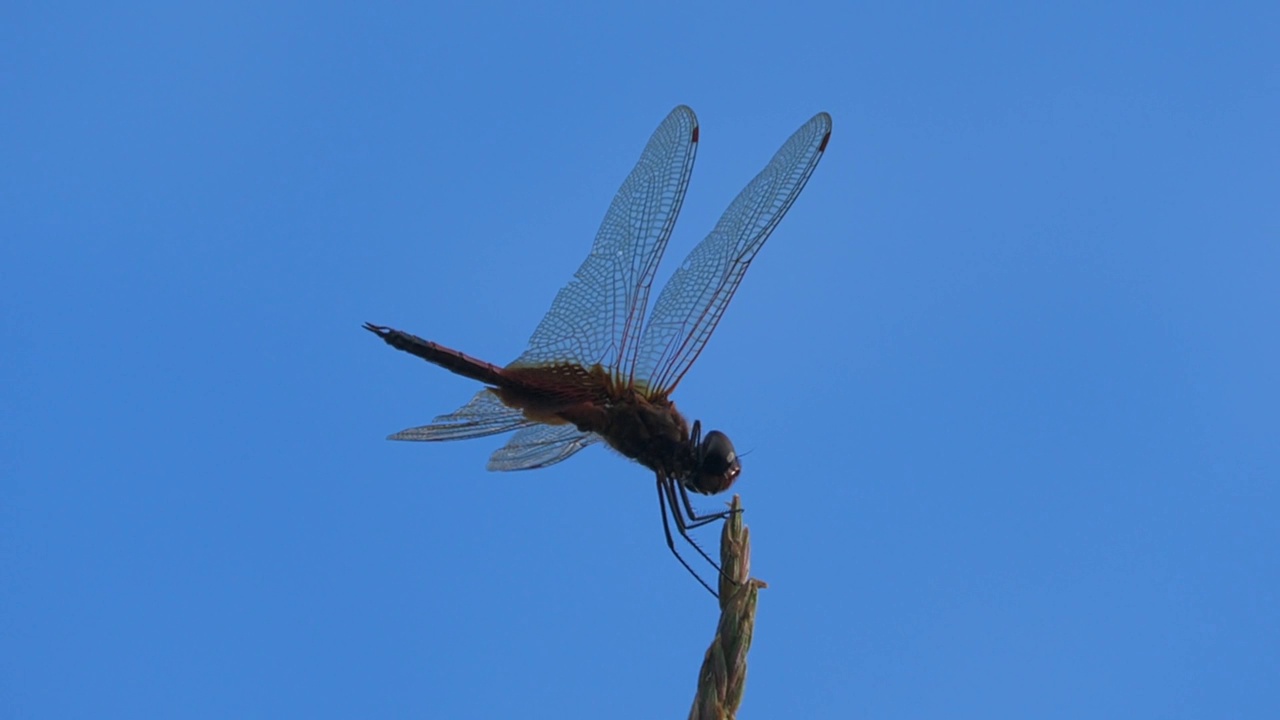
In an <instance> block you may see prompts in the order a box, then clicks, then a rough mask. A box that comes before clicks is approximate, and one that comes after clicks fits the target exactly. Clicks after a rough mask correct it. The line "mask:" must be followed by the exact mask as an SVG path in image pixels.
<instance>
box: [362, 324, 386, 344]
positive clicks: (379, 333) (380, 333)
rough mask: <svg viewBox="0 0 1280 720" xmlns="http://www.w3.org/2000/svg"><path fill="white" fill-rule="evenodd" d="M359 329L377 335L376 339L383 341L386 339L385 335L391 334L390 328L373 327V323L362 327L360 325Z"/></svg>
mask: <svg viewBox="0 0 1280 720" xmlns="http://www.w3.org/2000/svg"><path fill="white" fill-rule="evenodd" d="M360 327H362V328H364V329H365V330H368V331H369V332H371V333H373V334H374V335H377V336H378V337H380V338H382V339H384V340H385V339H386V338H387V335H389V334H390V333H391V328H389V327H383V326H382V325H374V324H373V323H370V322H367V323H365V324H364V325H361V326H360Z"/></svg>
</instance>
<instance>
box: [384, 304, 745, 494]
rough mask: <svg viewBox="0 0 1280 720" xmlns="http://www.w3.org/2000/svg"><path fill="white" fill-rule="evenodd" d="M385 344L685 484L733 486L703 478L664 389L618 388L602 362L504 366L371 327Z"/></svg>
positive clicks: (711, 490) (709, 489)
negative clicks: (659, 391)
mask: <svg viewBox="0 0 1280 720" xmlns="http://www.w3.org/2000/svg"><path fill="white" fill-rule="evenodd" d="M367 327H368V328H369V329H370V330H372V331H373V332H375V333H377V334H378V335H380V336H381V337H382V339H383V340H385V341H386V342H387V344H389V345H391V346H392V347H394V348H396V349H397V350H403V351H405V352H407V353H410V354H412V355H415V356H417V357H420V358H422V359H423V360H426V361H427V362H430V363H433V364H435V365H439V366H440V367H443V368H445V369H446V370H449V371H451V372H454V373H457V374H458V375H461V376H463V377H467V378H471V379H472V380H479V381H480V382H483V383H485V384H486V385H489V386H490V390H491V391H492V392H493V394H494V395H496V396H497V397H498V399H500V400H501V401H502V403H503V404H504V405H506V406H508V407H511V408H515V409H518V410H520V411H521V412H523V413H524V415H525V417H527V418H529V419H530V420H534V421H536V422H540V423H543V424H544V425H563V424H566V423H567V424H570V425H573V426H575V427H577V428H578V429H579V430H581V431H583V432H593V433H595V434H597V435H599V436H600V437H602V438H604V440H605V442H607V443H608V444H609V446H610V447H612V448H613V449H614V450H617V451H618V452H619V453H622V454H623V455H625V456H627V457H629V458H631V459H632V460H635V461H636V462H638V463H640V464H641V465H644V466H645V467H647V468H649V469H650V470H653V471H654V472H657V473H660V474H662V475H664V476H668V477H674V478H688V479H687V480H683V481H682V482H683V484H684V485H685V487H688V488H689V489H690V490H693V491H695V492H699V493H702V494H705V495H714V494H715V493H718V492H721V491H723V490H725V489H727V488H728V486H729V484H732V482H733V479H734V478H727V479H724V480H721V481H720V482H715V481H711V480H709V479H702V478H699V477H698V476H697V475H696V474H695V473H694V470H695V469H696V466H697V458H696V454H695V451H696V447H695V446H694V445H693V443H692V442H691V440H692V438H691V437H690V433H689V422H688V421H687V420H685V418H684V416H683V415H681V414H680V411H679V410H677V409H676V405H675V403H673V402H671V400H670V399H669V398H668V397H667V396H666V395H665V394H659V395H656V396H652V397H651V396H648V395H646V394H644V393H642V392H640V391H638V390H636V389H635V388H632V387H621V386H619V384H618V383H615V382H614V381H613V379H612V378H611V377H610V376H609V374H608V373H607V372H606V371H605V370H604V369H603V368H601V367H600V366H598V365H597V366H595V367H593V368H590V369H586V368H583V367H582V366H580V365H551V366H541V367H524V366H520V365H512V366H508V367H505V368H502V367H498V366H497V365H494V364H492V363H487V362H485V361H483V360H478V359H476V358H473V357H471V356H470V355H467V354H466V353H463V352H460V351H458V350H454V349H453V348H449V347H445V346H444V345H441V344H439V343H434V342H431V341H430V340H423V339H422V338H420V337H417V336H416V335H411V334H409V333H406V332H403V331H401V330H393V329H391V328H384V327H380V326H376V325H373V326H367Z"/></svg>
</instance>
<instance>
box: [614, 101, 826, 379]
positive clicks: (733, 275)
mask: <svg viewBox="0 0 1280 720" xmlns="http://www.w3.org/2000/svg"><path fill="white" fill-rule="evenodd" d="M830 138H831V116H830V115H828V114H826V113H818V114H817V115H814V116H813V118H812V119H810V120H809V122H807V123H805V124H804V125H803V126H802V127H801V128H800V129H799V130H797V131H796V132H795V134H794V135H792V136H791V137H790V139H788V140H787V141H786V143H784V144H783V145H782V148H781V149H780V150H778V152H777V154H776V155H774V156H773V160H771V161H770V162H769V164H768V165H767V166H765V169H764V170H762V171H761V172H760V174H759V175H757V176H756V177H755V179H754V180H752V181H751V182H750V183H749V184H748V185H747V187H746V188H744V189H743V190H742V192H741V193H739V194H738V197H737V198H735V199H734V201H733V202H732V203H730V204H729V209H727V210H725V212H724V215H723V216H721V218H720V221H719V222H717V223H716V227H715V229H714V230H712V231H711V234H710V235H708V236H707V237H706V238H705V239H704V240H703V241H702V242H701V243H698V246H697V247H695V248H694V249H693V251H692V252H691V253H689V257H687V258H685V261H684V264H682V265H681V266H680V268H679V269H678V270H676V272H675V274H674V275H672V276H671V280H670V281H669V282H668V283H667V286H666V287H665V288H663V289H662V293H661V294H660V295H658V301H657V302H656V303H655V304H654V307H653V313H652V315H650V317H649V324H648V325H647V326H646V327H645V331H644V337H643V339H642V340H641V341H640V356H639V360H638V365H637V366H636V375H635V377H636V378H637V380H641V381H644V383H645V384H646V386H647V387H648V388H649V392H650V393H655V394H656V393H659V392H663V391H670V390H672V389H673V388H675V386H676V384H677V383H679V382H680V378H682V377H684V374H685V372H687V371H688V369H689V366H690V365H692V364H693V361H694V360H696V359H697V357H698V353H700V352H702V348H703V346H704V345H706V343H707V338H709V337H710V336H711V332H712V331H713V330H715V327H716V324H717V323H718V322H720V316H721V315H723V314H724V309H725V307H727V306H728V304H729V301H730V300H731V299H732V298H733V293H734V292H735V291H736V290H737V289H738V284H739V283H741V282H742V276H743V275H744V274H745V273H746V272H747V266H748V265H750V264H751V260H752V258H754V257H755V255H756V253H757V252H759V250H760V247H761V246H762V245H764V241H765V240H768V239H769V234H770V233H772V232H773V229H774V228H775V227H777V225H778V222H779V221H780V220H782V216H783V215H785V214H786V212H787V210H788V209H789V208H790V207H791V204H792V203H793V202H795V200H796V197H797V196H799V195H800V191H801V190H802V189H804V185H805V182H807V181H808V180H809V176H810V175H811V174H812V173H813V169H814V168H815V167H817V165H818V160H819V158H821V157H822V153H823V151H824V150H826V148H827V140H829V139H830Z"/></svg>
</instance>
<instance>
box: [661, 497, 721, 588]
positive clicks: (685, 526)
mask: <svg viewBox="0 0 1280 720" xmlns="http://www.w3.org/2000/svg"><path fill="white" fill-rule="evenodd" d="M677 486H679V483H677V482H676V481H675V480H674V479H672V478H670V477H665V476H663V475H661V474H659V476H658V491H659V492H662V493H665V494H666V501H667V502H668V503H670V505H671V517H672V518H673V519H674V520H675V521H676V531H678V532H679V533H680V537H682V538H684V540H685V542H687V543H689V545H691V546H692V547H693V549H694V550H697V551H698V554H699V555H701V556H702V559H703V560H706V561H707V563H708V564H709V565H711V567H713V568H715V569H716V573H718V574H719V575H721V576H722V577H724V578H725V579H727V580H728V581H729V582H731V583H734V584H737V581H736V580H734V579H733V578H731V577H729V576H728V575H727V574H726V573H725V571H724V569H723V568H721V567H720V563H718V562H716V561H715V560H712V559H711V556H710V555H708V554H707V552H706V551H705V550H703V549H702V546H701V545H699V544H698V542H697V541H696V540H694V539H693V538H692V537H690V536H689V530H690V529H691V528H697V527H701V526H703V525H706V524H707V523H710V522H714V521H715V520H716V519H717V518H716V517H715V516H697V515H696V514H695V513H692V512H691V513H690V514H691V515H694V516H695V519H694V520H693V521H692V522H685V519H684V516H683V515H681V514H680V506H679V505H678V504H677V501H676V487H677ZM681 489H683V486H681ZM659 500H661V498H659ZM686 504H687V497H686ZM722 515H723V516H724V517H728V516H729V512H728V511H725V512H724V513H722ZM666 521H667V516H666V513H665V510H664V512H663V515H662V522H663V524H664V529H665V524H666ZM667 539H668V541H670V540H671V532H670V531H669V530H668V531H667ZM672 551H673V552H674V551H675V548H674V547H673V548H672ZM680 562H681V563H684V560H683V559H681V560H680ZM685 567H686V568H687V567H689V566H688V564H685ZM690 572H692V571H690ZM695 576H696V573H695ZM698 581H699V582H701V583H702V584H703V585H704V586H705V585H706V584H707V583H706V581H704V580H703V579H702V578H701V577H698ZM712 594H713V595H715V593H712ZM716 597H719V595H716Z"/></svg>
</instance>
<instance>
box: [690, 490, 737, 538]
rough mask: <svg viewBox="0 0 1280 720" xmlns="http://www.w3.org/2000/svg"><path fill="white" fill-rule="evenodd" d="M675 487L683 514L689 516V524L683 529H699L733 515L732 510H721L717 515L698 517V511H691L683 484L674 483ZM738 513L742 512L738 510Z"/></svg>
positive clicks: (691, 507)
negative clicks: (678, 493)
mask: <svg viewBox="0 0 1280 720" xmlns="http://www.w3.org/2000/svg"><path fill="white" fill-rule="evenodd" d="M676 486H677V487H678V488H679V490H680V500H681V502H682V503H683V504H684V511H685V514H687V515H688V516H689V522H688V524H687V525H685V527H687V528H688V529H690V530H692V529H694V528H700V527H702V526H703V525H706V524H708V523H713V522H715V521H716V520H724V519H725V518H727V517H729V516H730V515H732V514H733V513H734V511H733V510H722V511H720V512H718V513H711V514H710V515H699V514H698V511H697V510H694V509H693V503H692V502H690V501H689V489H688V488H686V487H685V486H684V483H676ZM738 512H742V511H741V510H738Z"/></svg>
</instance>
